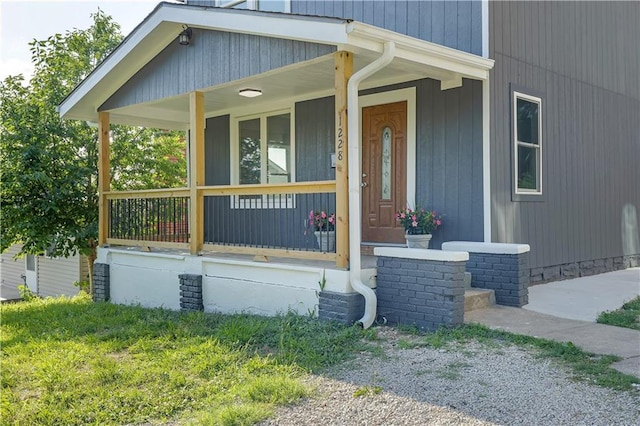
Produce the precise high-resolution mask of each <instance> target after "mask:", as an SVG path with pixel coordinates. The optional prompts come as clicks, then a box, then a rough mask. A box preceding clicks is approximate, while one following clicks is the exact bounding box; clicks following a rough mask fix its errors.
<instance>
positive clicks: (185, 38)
mask: <svg viewBox="0 0 640 426" xmlns="http://www.w3.org/2000/svg"><path fill="white" fill-rule="evenodd" d="M182 28H183V29H182V32H181V33H180V34H179V35H178V41H179V42H180V44H181V45H183V46H188V45H189V42H190V41H191V28H189V27H187V26H186V25H183V26H182Z"/></svg>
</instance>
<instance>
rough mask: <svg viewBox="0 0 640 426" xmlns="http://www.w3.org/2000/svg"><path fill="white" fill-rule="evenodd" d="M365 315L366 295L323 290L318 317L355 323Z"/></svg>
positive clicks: (320, 296)
mask: <svg viewBox="0 0 640 426" xmlns="http://www.w3.org/2000/svg"><path fill="white" fill-rule="evenodd" d="M362 315H364V297H363V296H362V295H361V294H359V293H336V292H333V291H321V292H320V295H319V304H318V318H320V319H322V320H331V321H338V322H341V323H344V324H349V325H350V324H353V323H354V322H356V321H357V320H359V319H360V318H362Z"/></svg>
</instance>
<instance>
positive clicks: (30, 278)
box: [24, 254, 38, 293]
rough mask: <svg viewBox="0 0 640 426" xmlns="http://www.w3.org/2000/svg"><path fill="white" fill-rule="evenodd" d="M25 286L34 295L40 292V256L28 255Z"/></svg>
mask: <svg viewBox="0 0 640 426" xmlns="http://www.w3.org/2000/svg"><path fill="white" fill-rule="evenodd" d="M25 263H26V269H25V273H24V276H25V280H24V281H25V284H26V285H27V287H29V290H31V291H32V292H34V293H37V292H38V256H34V255H32V254H28V255H27V256H26V261H25Z"/></svg>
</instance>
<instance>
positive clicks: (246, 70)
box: [60, 4, 492, 326]
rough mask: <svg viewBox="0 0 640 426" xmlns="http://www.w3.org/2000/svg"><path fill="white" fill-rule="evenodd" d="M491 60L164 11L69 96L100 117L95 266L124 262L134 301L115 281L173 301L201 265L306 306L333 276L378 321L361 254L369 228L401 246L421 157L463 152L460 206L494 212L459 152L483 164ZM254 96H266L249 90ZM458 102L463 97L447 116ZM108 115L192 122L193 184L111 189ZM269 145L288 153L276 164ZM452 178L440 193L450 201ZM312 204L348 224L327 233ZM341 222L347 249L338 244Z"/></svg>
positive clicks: (302, 25) (292, 19)
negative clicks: (289, 292)
mask: <svg viewBox="0 0 640 426" xmlns="http://www.w3.org/2000/svg"><path fill="white" fill-rule="evenodd" d="M183 27H189V28H190V29H191V30H192V31H191V32H190V34H191V35H192V38H191V40H190V43H188V44H186V45H184V44H179V43H178V42H177V39H176V38H177V36H178V34H179V33H180V32H182V31H183V30H184V28H183ZM239 52H241V53H242V55H239V54H238V53H239ZM491 67H492V61H491V60H489V59H486V58H482V57H479V56H476V55H472V54H469V53H465V52H461V51H457V50H454V49H450V48H446V47H443V46H439V45H435V44H433V43H429V42H426V41H423V40H418V39H415V38H413V37H409V36H406V35H403V34H399V33H396V32H392V31H389V30H385V29H381V28H377V27H374V26H371V25H367V24H363V23H359V22H355V21H351V20H344V19H333V18H321V17H308V16H305V17H302V16H291V15H286V14H273V13H272V14H262V13H253V12H247V11H238V10H218V9H208V8H200V7H185V6H181V5H173V4H162V5H160V6H159V7H158V8H157V9H156V11H154V13H153V14H152V15H150V17H149V18H147V20H145V21H144V22H143V23H141V24H140V26H139V27H138V28H136V30H134V32H133V33H132V34H131V35H130V36H129V37H128V38H127V39H126V40H125V41H124V42H123V44H122V45H121V46H119V47H118V49H116V51H114V52H113V53H112V55H111V56H110V57H109V58H107V60H105V62H104V63H103V64H102V65H101V66H100V67H99V68H98V69H96V71H95V72H94V73H92V74H91V75H89V76H88V77H87V79H86V80H85V81H84V82H83V83H82V84H81V85H80V86H78V88H76V90H74V92H73V93H71V94H70V95H69V96H68V97H67V99H65V101H64V102H63V103H62V104H61V106H60V113H61V116H63V117H64V118H71V119H83V120H90V121H95V120H96V115H97V121H98V127H99V150H98V151H99V162H98V167H99V179H98V182H99V185H98V186H99V204H100V207H99V237H98V243H99V247H100V249H99V258H98V260H97V263H98V264H101V265H105V268H106V269H105V270H109V266H111V267H113V268H112V269H113V270H112V271H111V272H107V273H108V274H113V276H112V279H111V280H105V281H108V282H111V283H112V285H115V286H123V285H125V284H123V283H126V285H127V286H128V290H127V291H129V292H130V291H133V292H134V293H135V294H139V297H138V296H136V297H135V298H133V299H126V298H124V297H120V296H118V295H117V294H118V293H117V291H116V292H115V293H114V292H113V291H112V292H111V294H112V300H114V301H117V300H125V299H126V300H138V301H139V303H142V301H143V300H144V298H143V297H142V294H145V295H146V296H145V297H146V298H147V299H149V300H150V299H153V297H154V294H153V293H154V292H160V290H158V289H159V288H167V289H171V290H170V291H171V292H172V296H171V297H170V298H167V299H166V300H173V301H174V302H172V303H173V305H171V306H172V307H176V306H175V303H177V302H175V301H178V300H179V299H180V296H179V294H177V292H178V289H179V287H180V286H178V285H177V284H176V276H180V275H184V274H187V275H189V274H191V275H194V276H199V277H201V279H202V280H204V281H207V284H206V285H204V287H203V288H213V287H215V286H216V285H217V284H215V283H214V281H215V282H217V281H216V280H218V278H216V277H222V278H220V280H221V281H220V286H222V287H224V289H223V290H220V291H217V292H216V293H217V294H225V295H230V296H228V297H230V298H231V299H234V300H235V302H243V301H244V298H246V297H248V295H253V294H262V295H263V296H264V297H263V298H265V299H271V300H277V299H278V298H281V299H283V300H288V299H286V296H284V295H283V294H281V293H279V290H280V289H282V288H284V287H287V286H289V284H291V286H293V287H296V286H300V285H302V286H303V287H304V289H305V290H304V291H303V293H304V294H307V295H309V294H310V293H308V292H313V294H314V298H311V299H308V303H311V301H312V299H313V300H314V301H315V302H316V303H317V300H318V299H317V296H315V292H316V291H317V289H318V282H319V281H321V277H322V276H323V274H325V272H324V271H326V274H328V275H331V278H330V277H327V283H328V284H327V285H328V286H329V288H332V286H333V288H335V289H336V293H338V294H341V295H344V296H345V297H351V296H352V295H355V296H358V297H361V296H360V294H365V298H366V299H367V303H370V304H372V306H369V307H368V308H367V312H373V314H375V295H374V294H373V292H372V291H371V289H370V287H371V286H372V285H370V284H371V283H368V282H365V281H366V280H368V279H369V278H370V276H371V274H370V273H369V272H367V271H368V270H369V269H368V268H366V267H365V265H364V264H363V262H365V260H364V259H363V258H362V257H361V250H360V249H361V245H362V243H363V230H364V229H365V225H366V227H367V238H366V240H365V242H374V243H382V245H384V243H398V242H399V241H398V240H402V238H403V233H404V231H403V229H402V227H401V225H399V224H398V223H397V221H396V220H395V217H394V213H395V211H397V210H399V209H400V208H403V207H405V206H406V205H407V204H410V205H415V203H416V198H420V201H421V202H422V203H425V202H427V201H425V200H426V199H427V195H425V194H427V191H430V189H421V190H420V193H419V195H417V193H418V189H417V182H418V181H419V179H420V178H421V176H420V173H424V172H423V170H425V169H426V167H418V161H419V158H420V157H419V155H423V158H426V153H427V152H429V153H430V154H431V155H430V156H429V158H428V161H432V162H434V163H435V162H440V163H441V164H440V165H439V166H438V167H439V168H438V170H437V177H435V176H434V177H433V178H432V179H429V177H427V176H422V179H423V180H424V181H428V182H430V183H429V185H433V184H432V183H431V182H440V183H442V182H444V181H445V179H446V178H450V176H448V175H450V174H448V173H446V172H445V167H444V166H443V165H442V163H444V161H440V159H442V160H444V159H445V151H446V150H447V148H448V147H449V146H452V147H454V149H455V155H448V154H447V155H446V158H448V159H450V161H453V162H456V164H454V165H453V166H452V167H451V168H449V169H448V170H453V171H454V172H455V173H456V175H459V176H456V177H455V178H456V179H457V178H460V179H461V180H464V182H465V184H461V185H460V187H462V188H463V191H465V194H464V195H460V196H456V197H455V199H453V200H448V202H449V203H450V204H451V205H452V206H453V205H455V211H465V208H464V207H458V205H459V204H461V203H462V201H459V200H468V203H469V207H470V208H471V209H473V210H474V211H476V212H477V211H481V210H482V209H483V204H482V201H478V200H479V199H480V197H477V196H476V197H472V196H471V193H472V192H473V193H475V194H478V193H482V191H483V188H482V183H478V182H480V180H479V179H478V178H477V174H476V175H475V179H474V178H472V177H471V175H469V174H468V173H458V166H457V162H458V161H460V158H461V156H460V155H459V154H458V149H459V150H460V152H461V153H463V155H462V156H463V157H465V158H468V160H469V161H468V163H466V164H468V166H467V168H471V164H473V165H475V170H476V173H477V172H478V171H479V172H480V173H481V174H483V173H484V169H482V168H481V167H480V166H481V165H482V156H483V155H484V153H485V152H486V150H485V149H484V148H486V147H488V138H487V137H486V136H487V134H486V132H485V131H484V127H485V126H486V125H488V123H484V118H485V117H484V115H483V114H484V112H485V111H486V108H485V104H484V102H486V99H488V98H486V96H483V94H488V85H486V84H484V83H485V82H486V81H487V80H488V73H489V70H490V68H491ZM246 89H252V92H253V94H256V95H260V96H259V97H256V98H251V99H247V98H243V97H241V96H239V95H240V94H241V92H244V91H245V90H246ZM364 91H369V92H368V93H364ZM361 98H362V101H361ZM365 98H366V99H365ZM447 102H449V104H448V105H452V106H455V108H454V109H452V110H451V111H446V114H445V112H444V111H443V109H442V108H441V106H442V105H445V104H447ZM429 103H433V105H430V104H429ZM458 106H461V107H460V108H459V109H458ZM347 111H348V114H347ZM436 115H437V116H436ZM361 116H362V120H361ZM389 117H391V118H389ZM430 117H431V118H430ZM445 118H446V119H445ZM418 119H420V120H421V122H418ZM270 120H273V124H274V126H273V127H274V128H277V129H278V131H277V132H272V131H271V130H272V126H271V124H270ZM112 123H114V124H127V125H137V126H145V127H158V128H165V129H172V130H184V131H186V132H187V134H188V137H187V140H188V146H187V158H188V162H187V164H188V177H187V182H188V185H187V186H186V187H184V188H172V189H157V190H146V191H124V192H123V191H119V192H118V191H112V190H111V178H112V176H111V175H110V143H111V141H110V132H109V129H110V126H111V124H112ZM365 123H368V124H367V125H365ZM427 127H428V128H427ZM458 128H460V130H458ZM435 129H437V132H438V134H441V135H442V136H441V137H440V141H441V142H442V143H440V144H439V145H438V146H437V147H434V149H433V150H428V149H427V148H426V146H424V144H425V143H424V141H426V139H427V137H426V135H427V134H428V133H431V132H435V131H436V130H435ZM463 129H464V130H463ZM365 133H367V134H368V136H367V137H366V143H365V136H364V134H365ZM369 135H373V136H369ZM418 138H420V139H421V141H422V143H423V146H422V147H420V150H421V152H420V153H418V152H417V148H416V147H417V140H418ZM381 139H383V140H381ZM385 143H386V145H384V144H385ZM383 145H384V146H386V150H385V148H383ZM458 145H459V146H460V147H459V148H458ZM272 146H273V147H274V149H275V148H278V149H280V151H281V153H280V154H278V155H281V156H282V158H284V159H285V160H284V161H282V162H278V161H277V158H276V157H277V156H276V155H274V157H273V158H271V153H270V148H271V147H272ZM361 148H362V150H361ZM365 148H366V150H365ZM249 151H251V152H249ZM436 152H438V153H440V154H439V155H440V157H438V156H436V155H433V154H434V153H436ZM396 154H397V155H396ZM244 160H247V161H246V162H245V161H244ZM365 162H366V163H367V164H366V167H367V168H366V169H365V168H363V165H364V164H365ZM434 169H435V168H434ZM487 172H488V170H487ZM365 178H366V179H365ZM467 183H468V184H467ZM423 186H424V185H423ZM439 187H440V188H441V189H442V188H444V185H443V184H441V185H439ZM425 188H426V187H425ZM441 189H437V188H434V190H433V191H432V192H433V193H435V192H436V191H440V192H442V193H443V194H444V193H445V191H444V190H441ZM466 192H468V193H469V194H467V193H466ZM456 194H457V192H456ZM428 196H429V197H431V196H432V195H431V194H429V195H428ZM443 198H444V197H443ZM487 199H488V198H487ZM444 204H445V200H444V199H443V201H442V203H441V204H440V205H444ZM485 204H486V203H485ZM451 210H452V211H453V210H454V208H453V207H452V208H451ZM311 212H313V213H312V215H314V216H315V213H316V212H317V213H318V214H320V216H321V218H323V219H324V216H323V215H327V216H330V217H332V218H333V219H334V220H333V221H332V223H331V224H330V225H329V224H326V223H322V224H321V225H320V226H318V228H319V229H316V225H315V224H311V223H310V217H309V215H310V213H311ZM334 215H335V216H334ZM476 216H481V215H476ZM450 217H451V216H450ZM468 228H469V229H465V230H462V231H460V232H459V234H460V235H461V236H464V237H465V238H469V239H477V238H478V235H480V234H481V233H482V227H481V226H480V227H478V226H473V227H471V226H469V227H468ZM450 229H462V227H461V226H458V227H454V226H452V227H451V228H450ZM316 231H317V232H318V236H317V237H316V235H315V232H316ZM329 232H334V233H335V246H332V245H331V244H327V245H328V247H326V248H325V247H324V246H325V244H324V243H325V240H327V241H326V242H327V243H328V240H329V239H330V238H332V236H330V234H329ZM456 232H457V231H456ZM389 235H390V236H391V237H392V238H391V237H388V236H389ZM453 237H454V238H455V237H458V234H456V235H454V236H453ZM458 238H459V237H458ZM450 239H453V238H450ZM167 250H168V251H167ZM169 251H170V252H169ZM187 253H188V254H187ZM228 256H244V257H243V258H242V259H234V258H231V257H228ZM256 256H257V259H261V260H269V262H262V263H259V262H256V261H254V259H256ZM274 259H278V261H274ZM283 259H294V260H296V259H297V260H296V261H298V262H301V263H302V264H301V265H299V266H296V265H292V264H291V263H289V262H290V260H287V261H284V260H283ZM315 262H322V264H320V263H318V264H316V263H315ZM329 263H330V264H331V268H329V267H327V266H328V265H329ZM145 265H146V266H145ZM240 265H242V267H241V266H240ZM256 265H260V267H257V266H256ZM292 268H294V269H295V268H298V269H296V270H298V272H301V274H302V275H305V274H306V278H304V279H302V278H300V276H299V277H298V278H295V279H293V278H292V279H291V281H290V282H289V283H288V284H287V283H285V282H284V281H279V280H280V278H274V279H272V280H271V281H269V280H270V279H271V278H269V276H270V272H269V271H271V272H273V271H278V274H280V275H282V276H283V277H285V276H287V270H291V269H292ZM299 268H302V269H299ZM305 268H306V269H305ZM149 271H153V272H149ZM147 272H149V273H150V274H151V275H149V276H147V275H146V274H147ZM307 272H308V273H307ZM249 273H250V274H251V275H247V274H249ZM367 274H369V276H367ZM282 279H284V278H282ZM167 280H170V281H171V283H169V281H167ZM302 282H304V284H300V283H302ZM162 283H164V284H162ZM232 283H233V284H232ZM249 283H254V284H255V283H261V284H263V285H264V286H263V287H264V288H266V289H269V291H271V293H263V290H262V289H259V288H257V287H254V284H249ZM256 285H257V284H256ZM156 286H158V287H157V288H156ZM163 286H164V287H163ZM115 288H116V287H114V289H115ZM123 288H124V287H123ZM142 288H146V290H145V291H144V292H141V293H137V292H138V291H141V290H140V289H142ZM241 289H242V290H241ZM167 291H169V290H167ZM108 293H109V292H107V294H108ZM358 293H359V294H358ZM203 296H204V295H203ZM127 297H128V296H127ZM225 297H227V296H225ZM251 297H253V296H251ZM205 299H206V297H205ZM235 302H234V303H235ZM278 302H282V300H278ZM205 303H206V302H205ZM287 303H288V302H287ZM292 303H294V305H295V303H297V302H295V301H294V302H292ZM305 303H307V302H305ZM305 303H303V305H304V306H307V307H308V304H305ZM345 303H347V302H345ZM348 303H350V302H348ZM288 304H289V305H291V303H288ZM160 305H162V306H165V305H163V304H162V303H160ZM160 305H159V306H160ZM246 305H247V306H250V305H251V303H249V302H247V303H246ZM283 306H285V309H286V306H287V304H284V305H283ZM236 307H237V309H238V310H243V308H242V306H241V305H238V306H236ZM214 308H215V309H222V310H224V309H226V308H223V307H220V306H217V305H216V306H214V305H213V304H212V305H211V309H214ZM368 318H369V319H368V320H367V321H373V319H372V318H373V317H371V316H370V317H368ZM368 325H370V323H369V324H368ZM368 325H367V326H368Z"/></svg>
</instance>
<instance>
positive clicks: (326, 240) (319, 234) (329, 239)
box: [313, 231, 336, 252]
mask: <svg viewBox="0 0 640 426" xmlns="http://www.w3.org/2000/svg"><path fill="white" fill-rule="evenodd" d="M313 234H314V235H315V236H316V240H317V241H318V246H319V247H320V250H321V251H324V252H334V251H335V250H336V231H314V232H313Z"/></svg>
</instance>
